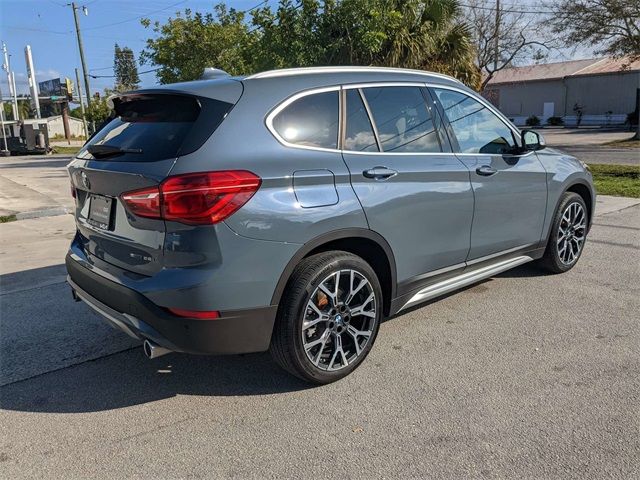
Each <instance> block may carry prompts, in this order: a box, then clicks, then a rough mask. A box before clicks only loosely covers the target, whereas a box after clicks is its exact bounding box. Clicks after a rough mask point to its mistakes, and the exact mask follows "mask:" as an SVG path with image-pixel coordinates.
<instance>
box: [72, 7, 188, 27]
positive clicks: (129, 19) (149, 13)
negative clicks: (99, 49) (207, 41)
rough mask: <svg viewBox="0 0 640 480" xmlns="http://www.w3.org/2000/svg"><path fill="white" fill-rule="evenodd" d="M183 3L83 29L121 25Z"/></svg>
mask: <svg viewBox="0 0 640 480" xmlns="http://www.w3.org/2000/svg"><path fill="white" fill-rule="evenodd" d="M183 3H187V0H182V1H180V2H177V3H174V4H171V5H168V6H166V7H164V8H160V9H158V10H154V11H151V12H147V13H145V14H143V15H138V16H137V17H133V18H128V19H127V20H121V21H120V22H114V23H107V24H105V25H98V26H97V27H89V28H84V29H83V30H84V31H86V30H98V29H100V28H107V27H113V26H115V25H122V24H123V23H127V22H133V21H134V20H139V19H141V18H144V17H146V16H149V15H153V14H154V13H158V12H162V11H164V10H168V9H169V8H173V7H176V6H178V5H182V4H183Z"/></svg>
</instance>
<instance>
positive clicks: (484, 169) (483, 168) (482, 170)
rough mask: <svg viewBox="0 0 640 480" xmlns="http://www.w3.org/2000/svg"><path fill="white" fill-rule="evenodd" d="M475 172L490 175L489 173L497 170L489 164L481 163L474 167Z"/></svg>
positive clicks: (485, 175) (492, 173)
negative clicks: (479, 165)
mask: <svg viewBox="0 0 640 480" xmlns="http://www.w3.org/2000/svg"><path fill="white" fill-rule="evenodd" d="M476 173H477V174H478V175H482V176H483V177H490V176H491V175H494V174H496V173H498V170H496V169H495V168H493V167H492V166H490V165H482V166H481V167H478V168H476Z"/></svg>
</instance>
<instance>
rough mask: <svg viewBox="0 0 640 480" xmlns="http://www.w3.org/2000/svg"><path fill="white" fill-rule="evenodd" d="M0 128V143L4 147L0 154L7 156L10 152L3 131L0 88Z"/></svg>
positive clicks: (0, 92) (2, 104)
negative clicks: (0, 135)
mask: <svg viewBox="0 0 640 480" xmlns="http://www.w3.org/2000/svg"><path fill="white" fill-rule="evenodd" d="M0 128H1V129H2V144H3V147H4V148H2V149H1V150H0V155H2V156H3V157H8V156H9V155H11V152H10V151H9V149H8V148H7V134H6V132H5V131H4V102H3V101H2V90H0Z"/></svg>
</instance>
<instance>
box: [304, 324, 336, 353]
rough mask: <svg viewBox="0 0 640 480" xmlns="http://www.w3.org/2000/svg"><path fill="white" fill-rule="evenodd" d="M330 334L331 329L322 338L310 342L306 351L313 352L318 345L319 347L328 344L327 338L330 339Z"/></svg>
mask: <svg viewBox="0 0 640 480" xmlns="http://www.w3.org/2000/svg"><path fill="white" fill-rule="evenodd" d="M329 335H330V332H329V329H328V328H327V329H326V330H325V331H324V332H323V333H322V335H321V336H320V338H318V339H316V340H314V341H313V342H309V343H307V344H305V346H304V349H305V350H306V351H307V352H308V351H309V350H311V349H312V348H313V347H315V346H316V345H319V344H321V343H323V344H324V343H326V341H327V338H329Z"/></svg>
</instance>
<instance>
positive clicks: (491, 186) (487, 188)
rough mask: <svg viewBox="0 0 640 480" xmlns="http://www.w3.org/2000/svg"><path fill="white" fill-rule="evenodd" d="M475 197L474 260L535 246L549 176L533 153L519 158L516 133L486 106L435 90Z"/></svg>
mask: <svg viewBox="0 0 640 480" xmlns="http://www.w3.org/2000/svg"><path fill="white" fill-rule="evenodd" d="M433 91H434V92H435V97H437V99H438V101H439V103H440V108H441V109H442V110H441V111H443V115H444V117H445V118H446V120H448V124H449V127H450V128H449V129H448V131H449V132H450V134H451V137H452V143H453V144H454V148H455V149H456V152H458V153H457V155H458V157H459V158H460V160H462V161H463V162H464V163H465V164H466V165H467V167H468V168H469V171H470V174H471V183H472V185H473V191H474V195H475V211H474V217H473V226H472V229H471V249H470V251H469V257H468V260H470V261H472V260H475V259H478V258H481V257H484V256H487V255H492V254H498V253H504V252H508V251H509V250H519V249H527V248H529V247H532V248H533V247H534V246H536V245H537V244H538V242H539V241H540V238H541V235H542V226H543V222H544V216H545V210H546V204H547V179H546V171H545V170H544V168H543V166H542V164H541V163H540V161H539V160H538V157H537V156H536V154H535V153H533V152H528V153H527V154H524V155H518V154H514V149H515V147H517V145H518V144H517V141H516V138H515V135H514V131H513V130H512V129H511V128H510V127H509V126H508V125H507V124H506V123H505V122H504V121H503V120H502V119H501V118H500V117H499V116H498V115H496V114H495V113H494V112H493V111H492V110H491V109H490V108H489V106H488V104H487V103H486V102H484V101H480V100H478V99H475V98H473V97H472V96H470V95H466V94H464V93H462V92H459V91H457V90H450V89H445V88H433Z"/></svg>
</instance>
